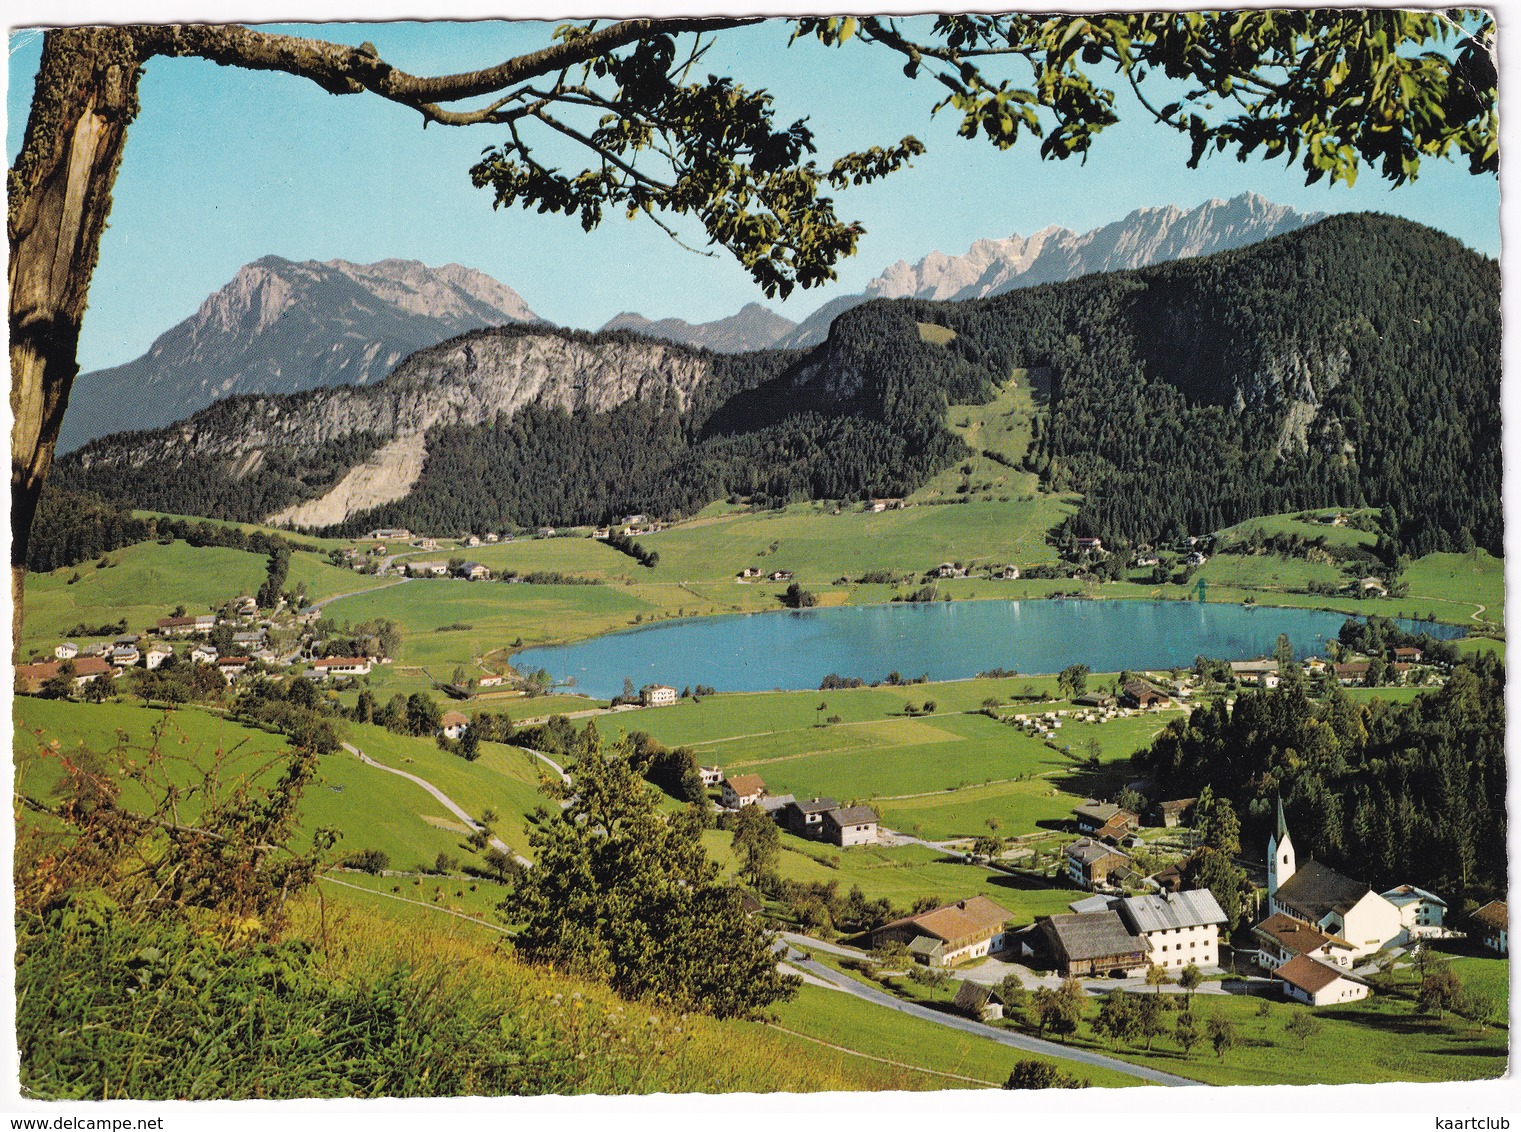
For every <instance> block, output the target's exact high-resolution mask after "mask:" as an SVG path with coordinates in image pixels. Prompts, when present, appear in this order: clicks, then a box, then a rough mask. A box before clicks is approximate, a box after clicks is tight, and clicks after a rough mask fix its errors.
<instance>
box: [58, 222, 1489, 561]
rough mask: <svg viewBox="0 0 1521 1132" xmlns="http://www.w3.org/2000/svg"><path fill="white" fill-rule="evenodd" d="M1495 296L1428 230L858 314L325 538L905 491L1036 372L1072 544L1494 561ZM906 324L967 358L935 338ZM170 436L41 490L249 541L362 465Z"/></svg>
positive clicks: (504, 455) (130, 445)
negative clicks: (1215, 543) (1256, 519)
mask: <svg viewBox="0 0 1521 1132" xmlns="http://www.w3.org/2000/svg"><path fill="white" fill-rule="evenodd" d="M1499 294H1500V291H1499V269H1498V265H1497V264H1496V263H1495V262H1494V261H1492V260H1488V259H1485V258H1484V257H1482V256H1480V255H1478V254H1476V253H1474V252H1472V251H1470V250H1468V249H1466V248H1464V247H1463V246H1462V245H1461V244H1459V243H1458V242H1457V241H1455V240H1452V239H1451V238H1449V237H1447V236H1444V235H1442V234H1440V233H1437V232H1434V231H1432V230H1430V229H1427V228H1424V227H1421V226H1420V225H1416V224H1412V223H1410V222H1408V221H1405V220H1400V219H1396V218H1392V217H1387V216H1379V215H1370V214H1356V215H1345V216H1338V217H1333V218H1331V219H1329V220H1326V221H1323V222H1321V223H1319V224H1316V225H1314V226H1312V227H1309V228H1305V229H1301V230H1299V231H1296V232H1293V233H1290V234H1288V235H1284V236H1280V237H1277V238H1275V239H1272V240H1268V241H1265V242H1263V243H1260V244H1256V245H1252V246H1250V247H1247V248H1243V249H1239V250H1236V251H1231V252H1225V253H1221V254H1219V255H1214V256H1210V257H1206V258H1202V259H1192V260H1183V261H1179V262H1176V263H1169V264H1163V265H1159V266H1156V267H1151V268H1146V269H1143V270H1139V271H1128V272H1118V273H1113V274H1107V275H1093V276H1087V277H1085V278H1082V279H1078V280H1074V281H1071V282H1067V283H1058V284H1049V285H1045V286H1041V287H1034V288H1029V289H1024V290H1016V291H1012V292H1009V293H1008V294H1005V295H1000V296H997V297H995V298H991V299H981V300H975V301H971V302H962V303H931V302H921V301H912V300H894V301H877V302H872V303H867V304H865V305H863V306H860V307H857V308H855V309H853V310H851V311H848V312H847V313H846V314H844V315H842V316H841V317H840V318H838V319H836V321H835V323H834V325H833V327H832V328H831V331H830V338H829V341H828V343H827V344H826V345H825V346H822V347H820V348H818V349H817V350H815V351H813V352H812V353H807V354H804V353H800V352H797V351H764V352H760V353H754V354H745V355H717V354H708V355H706V356H707V358H708V359H709V360H710V362H711V365H712V372H713V375H714V376H713V378H712V379H711V380H710V381H709V382H708V383H707V384H706V385H705V386H702V387H700V388H699V390H698V392H697V395H696V396H695V398H694V400H693V402H692V403H691V404H690V405H689V406H687V408H686V409H685V410H684V411H683V410H680V409H678V408H677V407H676V406H674V405H672V404H669V403H667V402H666V401H664V400H661V399H656V400H649V401H640V400H635V401H630V402H627V403H625V404H623V405H621V406H619V407H618V408H617V409H614V410H613V411H611V412H605V413H593V412H581V413H574V414H572V413H567V412H564V411H562V410H559V409H548V408H541V407H534V408H528V409H525V410H522V411H519V412H518V413H516V414H515V415H513V416H511V417H510V418H509V417H506V416H501V417H499V418H498V419H497V420H495V421H494V422H492V423H490V424H487V425H483V426H475V427H440V428H437V429H435V430H433V432H431V433H430V435H429V437H428V453H429V454H428V459H427V463H426V465H425V467H424V469H423V472H422V476H421V478H420V479H419V481H418V483H417V484H416V485H415V487H414V489H413V491H412V492H411V494H409V495H408V496H407V497H406V498H405V499H403V500H400V501H398V502H396V503H392V504H388V505H386V506H384V507H381V508H379V509H376V510H374V511H371V512H367V513H365V514H362V515H356V516H353V517H352V518H351V519H350V520H348V521H347V522H345V523H343V524H341V525H340V526H338V527H334V528H330V529H329V532H328V533H333V534H344V535H347V534H354V533H358V532H361V531H363V530H365V529H368V528H369V527H372V526H377V525H379V526H389V525H405V526H408V527H413V528H416V529H422V530H431V531H437V532H445V531H455V530H459V531H464V530H481V529H490V528H499V527H506V526H512V525H518V526H534V525H540V524H573V523H592V522H599V523H601V522H608V521H609V520H611V519H613V518H615V517H616V516H618V515H619V514H622V513H624V512H631V511H638V512H645V513H648V514H652V515H658V516H661V517H664V518H670V517H674V516H677V515H681V514H690V513H691V512H693V511H695V510H697V509H699V508H700V507H702V506H703V505H705V504H706V503H708V502H710V501H712V500H713V499H718V498H724V497H729V496H744V497H747V498H750V499H752V500H754V501H755V502H758V503H761V504H781V503H786V502H788V501H793V500H798V499H801V498H810V497H811V498H831V499H842V500H857V499H864V498H869V497H872V496H897V495H903V494H907V493H908V492H910V491H912V490H913V489H914V488H916V487H918V486H920V485H921V484H922V483H923V482H924V481H925V480H926V479H927V478H928V477H929V476H931V475H933V474H934V473H935V472H937V471H939V470H940V469H942V468H944V467H946V466H948V465H949V464H950V463H951V462H952V461H954V460H956V459H958V458H960V457H962V456H964V455H965V454H966V452H967V449H966V447H965V445H964V444H963V443H962V441H961V440H960V439H959V438H958V437H956V436H955V435H954V434H952V433H951V432H950V431H949V430H948V429H947V427H946V411H947V406H948V405H949V404H951V403H967V402H980V401H986V400H987V399H989V398H990V397H991V396H992V394H993V391H994V388H995V386H996V385H997V384H998V383H1000V382H1002V381H1003V380H1005V379H1006V378H1007V377H1008V375H1009V373H1010V371H1011V370H1012V369H1014V368H1016V367H1023V368H1027V369H1034V370H1039V371H1041V372H1043V373H1044V374H1048V375H1049V396H1048V398H1047V402H1046V405H1045V407H1044V411H1043V412H1042V414H1041V424H1042V427H1041V428H1040V430H1039V433H1038V436H1037V437H1036V441H1035V443H1034V445H1033V446H1032V451H1031V453H1030V455H1029V457H1028V466H1029V468H1030V469H1031V470H1032V471H1035V472H1037V473H1039V475H1040V476H1041V478H1042V481H1043V483H1044V485H1045V486H1046V487H1047V488H1048V489H1051V490H1059V491H1068V490H1075V491H1079V492H1082V493H1083V496H1084V498H1083V502H1082V504H1081V507H1080V509H1079V510H1078V512H1077V514H1076V515H1075V516H1073V518H1072V519H1071V520H1070V522H1069V526H1070V530H1069V532H1068V533H1070V534H1076V535H1097V536H1099V537H1102V538H1105V539H1109V540H1112V541H1125V542H1128V543H1132V544H1135V543H1140V542H1156V541H1158V540H1164V539H1170V538H1175V537H1178V536H1180V535H1182V534H1186V533H1194V534H1198V533H1204V532H1208V531H1212V530H1216V529H1219V528H1220V527H1223V526H1226V525H1229V524H1232V523H1236V522H1239V521H1241V520H1243V519H1246V518H1249V517H1250V516H1253V515H1259V514H1264V513H1270V512H1276V511H1286V510H1296V509H1301V508H1308V507H1325V506H1346V507H1353V506H1369V505H1371V506H1378V507H1383V508H1387V509H1388V510H1387V511H1386V514H1388V515H1390V516H1392V518H1393V522H1394V525H1395V527H1396V528H1397V531H1396V537H1395V542H1396V543H1397V549H1398V551H1399V552H1401V553H1405V554H1408V555H1410V556H1419V555H1421V554H1425V553H1428V552H1430V551H1433V550H1455V549H1467V548H1468V547H1470V546H1473V545H1480V546H1484V547H1486V548H1488V549H1490V550H1492V551H1495V552H1498V551H1499V549H1500V543H1501V532H1502V515H1501V505H1500V476H1501V465H1500V418H1499V411H1498V406H1499V381H1500V355H1499V342H1500V319H1499ZM920 322H932V323H936V324H939V325H941V326H945V327H948V328H949V329H951V330H953V331H954V332H955V337H954V338H953V339H952V340H950V341H949V342H948V343H946V344H945V345H938V344H933V343H930V342H926V341H924V340H923V339H922V338H921V336H920V334H919V327H918V324H919V323H920ZM473 333H476V334H526V333H533V334H545V333H550V334H558V335H563V336H567V337H574V338H576V339H577V340H580V341H587V342H592V343H596V342H598V341H600V340H604V339H606V340H609V341H611V340H613V339H615V338H620V337H626V335H627V332H614V333H613V334H610V335H605V334H586V333H585V332H580V331H568V330H558V329H546V328H543V327H531V328H525V327H513V328H499V329H496V330H488V331H477V332H473ZM310 396H312V395H311V394H297V395H294V396H293V397H291V398H290V399H289V404H288V411H289V412H292V413H299V412H300V411H301V408H302V405H303V404H304V401H303V399H304V398H309V397H310ZM233 400H234V401H235V400H236V399H233ZM229 404H230V403H222V404H220V405H217V406H213V407H212V408H211V409H208V410H206V411H205V413H203V414H199V415H198V416H197V417H196V418H193V420H195V421H196V422H198V423H201V422H207V423H210V424H215V421H216V419H219V418H215V417H214V416H211V415H213V414H217V413H222V414H229V413H232V414H235V412H236V407H235V406H234V407H233V408H229V407H228V406H229ZM228 419H230V417H229V418H228ZM170 431H171V430H164V433H163V435H160V434H124V435H122V436H119V437H111V438H104V439H103V440H101V441H97V442H95V444H93V445H91V446H89V447H88V448H86V449H84V450H82V453H81V454H89V455H90V457H91V459H90V461H89V462H90V464H91V466H90V467H89V468H88V469H87V468H86V467H85V466H84V463H82V462H81V461H80V459H79V455H80V454H71V455H70V456H68V457H65V458H64V459H62V460H60V461H59V463H58V466H57V469H56V472H55V476H56V480H57V482H58V483H59V484H60V485H62V486H66V487H70V488H75V489H86V490H90V491H93V492H95V493H97V494H99V495H101V496H102V497H104V498H106V499H108V500H112V501H115V502H121V503H130V504H132V505H134V506H139V507H151V508H154V509H158V510H168V511H180V512H192V513H196V514H208V515H211V516H212V517H216V518H224V519H238V520H251V519H256V518H258V517H260V516H262V515H266V514H269V513H270V512H272V511H275V510H278V509H279V508H280V507H283V506H285V505H286V504H288V503H290V502H294V501H296V500H299V499H306V498H312V497H314V496H317V495H320V494H321V493H322V492H323V491H324V490H326V488H327V487H329V486H331V484H332V483H334V482H336V480H337V479H338V478H339V477H340V476H341V475H342V474H343V471H344V470H345V469H346V468H347V467H348V466H349V465H350V464H351V463H353V462H354V461H356V460H357V459H361V458H363V456H364V455H367V454H368V453H369V452H370V451H372V450H373V448H374V447H375V444H376V442H377V438H375V437H372V436H369V435H368V434H364V435H355V436H352V437H346V438H341V439H338V440H331V441H328V442H327V443H326V444H324V445H323V446H322V447H321V448H320V449H314V450H312V451H310V452H306V451H301V452H295V451H286V452H269V453H266V456H265V459H264V462H263V465H262V466H260V467H258V468H256V469H255V470H254V471H253V472H251V473H249V472H246V470H241V469H234V468H233V467H232V466H231V462H230V461H227V460H218V459H214V458H207V457H200V458H195V459H190V458H182V459H179V460H171V459H163V458H161V457H160V458H157V459H154V460H148V461H147V462H144V461H142V460H140V459H132V458H131V457H132V454H133V453H134V452H136V453H139V454H140V453H141V451H142V448H143V446H144V445H145V444H147V445H150V446H151V450H153V451H158V452H163V451H172V445H169V444H167V443H166V440H167V439H168V434H169V432H170ZM145 438H146V439H145ZM129 464H130V465H131V469H130V471H127V470H126V466H127V465H129ZM235 471H244V474H242V475H237V474H235Z"/></svg>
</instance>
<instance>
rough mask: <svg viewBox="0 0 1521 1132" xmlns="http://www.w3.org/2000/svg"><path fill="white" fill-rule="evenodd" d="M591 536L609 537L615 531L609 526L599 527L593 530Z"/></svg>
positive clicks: (597, 537) (598, 537) (595, 537)
mask: <svg viewBox="0 0 1521 1132" xmlns="http://www.w3.org/2000/svg"><path fill="white" fill-rule="evenodd" d="M591 537H592V538H594V539H609V538H612V537H613V532H612V531H611V530H610V529H609V528H607V527H597V528H595V529H594V530H593V531H592V533H591Z"/></svg>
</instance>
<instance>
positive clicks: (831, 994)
mask: <svg viewBox="0 0 1521 1132" xmlns="http://www.w3.org/2000/svg"><path fill="white" fill-rule="evenodd" d="M776 1013H777V1021H778V1022H779V1023H780V1024H781V1025H782V1026H785V1027H786V1028H787V1029H789V1030H795V1031H797V1032H799V1033H803V1034H808V1035H810V1036H811V1037H815V1038H818V1039H820V1040H822V1041H827V1042H830V1043H832V1044H835V1045H841V1046H847V1047H849V1048H852V1049H856V1050H859V1051H860V1052H862V1053H866V1054H872V1055H875V1056H877V1057H883V1058H887V1059H889V1060H893V1061H904V1062H908V1063H911V1064H914V1065H918V1066H922V1067H923V1068H925V1069H938V1070H940V1071H942V1072H945V1073H955V1074H958V1075H960V1076H963V1077H976V1078H978V1079H980V1080H982V1081H988V1082H992V1083H994V1084H1002V1083H1003V1081H1004V1080H1005V1079H1006V1078H1007V1077H1008V1075H1009V1070H1010V1069H1012V1068H1013V1067H1014V1063H1015V1062H1016V1061H1021V1060H1024V1059H1025V1058H1026V1057H1027V1056H1028V1055H1026V1054H1023V1053H1021V1052H1020V1051H1019V1050H1016V1049H1010V1048H1009V1047H1008V1046H1004V1045H1000V1044H998V1043H997V1042H995V1041H992V1040H990V1039H986V1038H978V1037H975V1036H973V1035H971V1034H966V1033H962V1032H960V1031H958V1030H952V1029H950V1028H948V1027H946V1026H940V1025H936V1024H935V1023H934V1022H930V1021H927V1020H925V1019H923V1018H915V1017H912V1016H911V1015H907V1014H900V1013H898V1012H897V1011H894V1010H888V1009H887V1008H886V1007H882V1006H877V1005H876V1004H874V1003H870V1002H866V1001H864V1000H862V999H859V998H855V997H854V996H852V995H848V994H844V993H842V992H840V991H831V990H825V989H824V988H822V987H815V986H804V987H802V988H801V989H800V990H799V992H798V996H797V998H795V999H794V1000H793V1001H791V1002H789V1003H785V1004H783V1005H782V1006H781V1007H779V1008H778V1009H777V1012H776ZM1038 1060H1050V1061H1051V1062H1052V1063H1053V1064H1057V1065H1059V1066H1060V1067H1061V1068H1063V1069H1066V1070H1069V1071H1071V1072H1073V1073H1075V1074H1076V1075H1077V1076H1078V1077H1085V1078H1087V1079H1088V1081H1089V1083H1090V1084H1091V1085H1093V1086H1094V1087H1096V1088H1097V1087H1108V1088H1118V1087H1126V1086H1132V1085H1144V1084H1145V1082H1144V1081H1138V1080H1137V1079H1136V1078H1134V1077H1127V1076H1126V1075H1125V1074H1123V1073H1117V1072H1115V1071H1113V1070H1108V1069H1094V1068H1090V1067H1089V1066H1086V1065H1073V1064H1072V1063H1070V1062H1060V1061H1056V1060H1055V1059H1045V1058H1041V1059H1038ZM945 1087H946V1088H956V1087H964V1088H976V1087H978V1086H976V1085H971V1084H968V1083H965V1082H962V1083H959V1085H958V1083H957V1082H955V1081H951V1080H947V1081H946V1083H945Z"/></svg>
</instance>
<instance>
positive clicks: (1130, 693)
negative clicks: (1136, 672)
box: [1120, 680, 1168, 710]
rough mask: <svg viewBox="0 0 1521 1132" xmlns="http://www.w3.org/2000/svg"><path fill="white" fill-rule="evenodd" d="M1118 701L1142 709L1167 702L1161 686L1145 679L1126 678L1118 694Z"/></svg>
mask: <svg viewBox="0 0 1521 1132" xmlns="http://www.w3.org/2000/svg"><path fill="white" fill-rule="evenodd" d="M1120 702H1121V703H1122V704H1124V705H1125V706H1126V707H1128V708H1139V709H1142V710H1144V709H1146V708H1150V707H1160V706H1161V705H1162V704H1165V703H1167V702H1168V696H1167V693H1166V692H1164V691H1162V689H1161V688H1158V687H1157V686H1156V685H1155V684H1150V683H1147V682H1146V681H1145V680H1127V681H1125V687H1124V689H1123V691H1122V693H1121V695H1120Z"/></svg>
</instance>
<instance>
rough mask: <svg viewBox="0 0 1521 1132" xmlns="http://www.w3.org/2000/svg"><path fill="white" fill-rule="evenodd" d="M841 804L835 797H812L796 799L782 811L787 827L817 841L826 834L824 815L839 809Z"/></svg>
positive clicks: (799, 834) (800, 835) (801, 835)
mask: <svg viewBox="0 0 1521 1132" xmlns="http://www.w3.org/2000/svg"><path fill="white" fill-rule="evenodd" d="M839 806H840V804H839V803H838V802H836V801H835V800H834V799H833V798H810V799H808V800H807V801H801V802H798V801H795V802H793V803H792V804H791V805H790V806H788V807H787V808H786V809H785V810H783V811H782V820H783V821H784V822H785V823H786V825H787V828H788V829H789V830H790V831H791V832H793V833H795V834H797V835H798V836H799V837H811V838H813V839H814V840H815V841H817V840H820V839H821V838H822V837H823V835H824V815H825V814H826V813H828V812H829V811H830V810H835V809H838V808H839Z"/></svg>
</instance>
